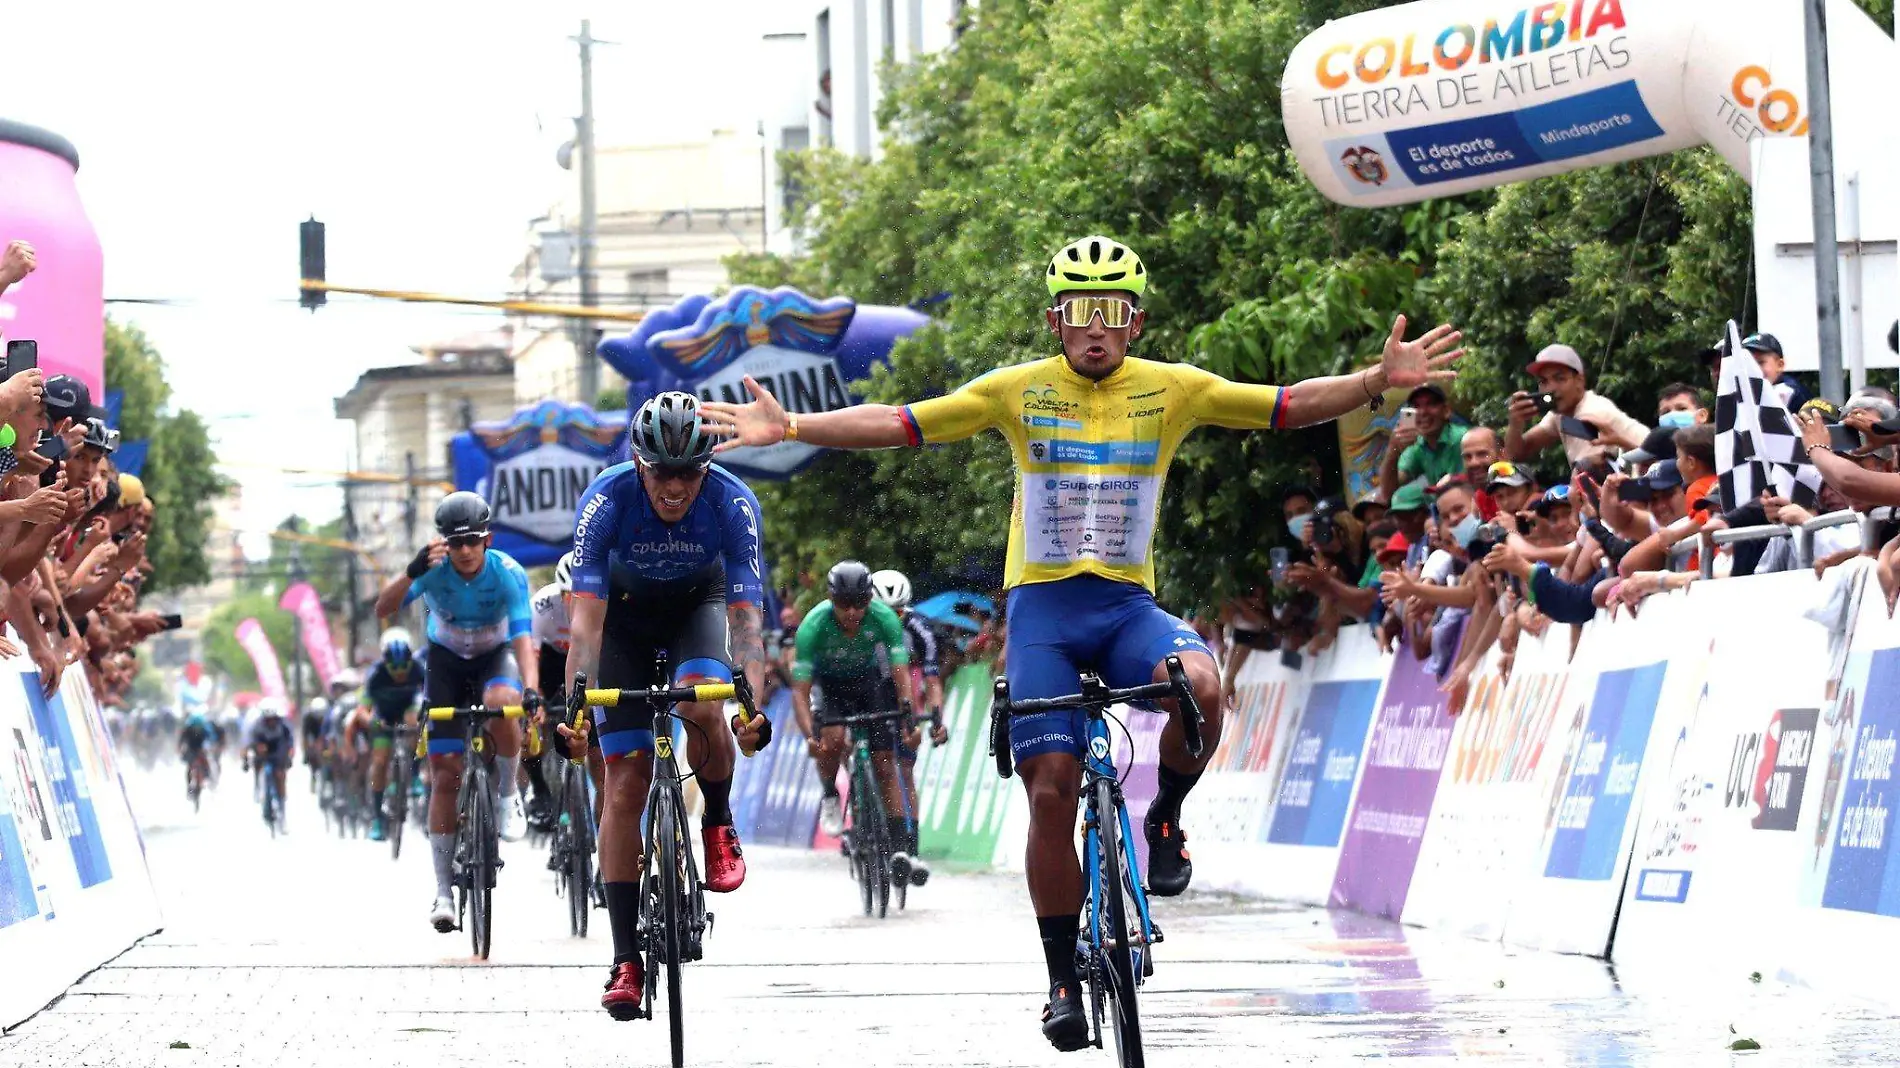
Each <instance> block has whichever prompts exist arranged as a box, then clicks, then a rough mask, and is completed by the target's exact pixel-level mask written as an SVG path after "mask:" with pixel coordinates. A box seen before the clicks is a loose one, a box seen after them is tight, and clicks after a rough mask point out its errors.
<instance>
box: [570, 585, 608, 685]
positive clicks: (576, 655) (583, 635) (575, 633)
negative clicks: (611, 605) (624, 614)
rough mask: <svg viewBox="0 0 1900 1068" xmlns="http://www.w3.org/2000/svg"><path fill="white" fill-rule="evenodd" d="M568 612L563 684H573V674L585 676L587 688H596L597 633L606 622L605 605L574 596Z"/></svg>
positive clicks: (601, 601)
mask: <svg viewBox="0 0 1900 1068" xmlns="http://www.w3.org/2000/svg"><path fill="white" fill-rule="evenodd" d="M568 612H569V613H570V616H571V618H570V619H569V620H568V643H567V675H566V681H567V682H568V683H569V684H570V685H572V683H573V681H574V676H575V675H585V676H587V683H588V685H590V686H594V687H599V685H600V634H601V630H602V628H603V626H604V625H605V624H606V622H607V602H606V601H603V600H601V599H600V598H598V597H589V596H588V595H586V594H584V593H582V594H575V595H574V599H573V601H572V603H570V604H569V605H568Z"/></svg>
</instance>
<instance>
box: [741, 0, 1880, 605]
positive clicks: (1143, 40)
mask: <svg viewBox="0 0 1900 1068" xmlns="http://www.w3.org/2000/svg"><path fill="white" fill-rule="evenodd" d="M1864 2H1865V3H1867V4H1868V5H1869V6H1872V7H1878V6H1879V5H1880V4H1882V3H1885V2H1887V0H1864ZM1378 6H1382V5H1381V4H1380V3H1379V2H1378V0H1352V2H1338V0H1065V2H1064V3H1062V4H1047V3H1042V2H1038V0H988V2H985V3H984V4H983V5H982V6H981V7H980V8H978V9H976V10H975V13H974V15H973V16H972V17H973V20H974V21H973V22H972V24H971V25H970V28H969V30H968V32H966V33H965V34H964V35H963V37H962V38H961V39H960V41H959V42H958V45H957V47H956V48H954V49H950V50H947V51H945V52H942V53H939V54H937V55H935V56H932V57H929V58H927V59H925V60H923V61H921V62H919V63H916V64H913V65H911V66H908V67H905V68H901V69H896V70H892V71H889V72H888V76H889V77H890V79H891V84H892V89H891V91H890V92H889V93H888V94H887V96H886V97H885V99H884V102H883V104H882V110H881V113H880V116H879V119H880V123H881V125H882V126H883V128H884V129H886V130H888V131H891V136H890V137H889V138H888V139H887V140H886V142H885V144H884V153H883V155H882V156H881V157H880V158H879V159H877V160H876V161H865V160H859V159H854V158H850V157H846V156H843V155H840V154H837V153H834V152H827V151H822V150H820V151H813V152H806V153H800V154H795V155H789V156H787V157H786V159H785V165H786V167H787V170H788V174H789V175H790V176H791V178H792V179H793V180H795V181H796V182H798V183H799V185H800V186H801V188H802V189H803V190H804V191H805V199H804V202H803V203H804V207H803V212H802V215H801V217H800V220H799V221H800V223H801V225H802V226H803V227H804V228H805V232H806V237H807V242H806V243H807V248H808V250H809V251H808V254H807V255H805V256H803V257H801V258H797V259H790V260H788V259H782V258H778V257H771V256H749V257H739V258H736V259H734V260H733V261H730V263H729V267H730V268H731V271H732V274H733V278H734V281H735V282H750V283H754V284H760V285H777V284H792V285H797V286H799V287H801V288H803V289H805V290H807V291H809V292H813V293H818V294H826V295H828V294H832V293H844V294H849V295H850V296H852V297H855V298H857V299H858V300H860V301H864V302H867V303H888V304H908V303H911V302H913V301H916V300H918V299H920V298H924V297H927V296H931V295H934V294H938V293H948V294H950V299H949V300H948V301H947V302H945V303H943V304H942V305H940V306H938V309H937V313H938V316H939V321H940V325H941V329H934V330H929V331H925V332H923V333H921V334H919V335H917V336H915V337H913V338H910V339H907V340H906V341H905V342H903V343H901V344H900V345H899V346H898V348H897V350H896V351H895V353H894V354H893V357H892V362H891V366H890V368H889V369H888V370H885V371H883V372H881V373H879V374H878V375H876V376H875V377H874V378H873V379H872V380H871V381H870V382H869V384H868V389H867V397H868V399H870V400H873V401H885V402H902V401H909V400H916V399H919V398H923V397H929V396H934V395H937V394H940V393H943V392H945V391H947V390H949V389H951V388H954V387H955V386H956V385H958V384H959V383H961V382H964V381H967V380H969V379H970V378H973V377H975V376H976V375H978V374H981V373H982V372H984V371H987V370H990V369H992V368H994V367H997V366H1001V365H1005V364H1010V363H1017V362H1021V361H1024V360H1028V359H1033V358H1036V357H1040V356H1046V355H1050V354H1052V353H1053V352H1054V351H1055V346H1054V344H1053V341H1052V339H1051V338H1049V337H1048V335H1047V331H1046V329H1045V328H1044V327H1043V325H1042V321H1041V316H1040V314H1039V312H1040V309H1041V308H1042V307H1043V306H1044V305H1045V304H1046V303H1047V300H1046V293H1045V292H1044V290H1043V281H1042V272H1043V268H1044V265H1045V263H1046V259H1045V257H1046V256H1047V255H1048V254H1049V253H1050V252H1052V251H1053V250H1054V249H1056V248H1058V247H1060V246H1061V245H1062V244H1063V243H1064V242H1065V241H1067V240H1071V239H1073V238H1074V237H1076V236H1078V235H1080V234H1084V233H1089V232H1103V233H1108V234H1111V235H1114V236H1116V237H1118V238H1119V239H1121V240H1123V241H1126V242H1128V243H1129V244H1130V245H1132V246H1133V247H1134V248H1136V250H1137V251H1139V252H1140V253H1141V255H1142V257H1143V259H1144V260H1145V261H1146V262H1147V264H1148V266H1149V269H1150V271H1151V274H1152V281H1151V283H1150V289H1149V291H1148V295H1147V298H1146V300H1145V302H1144V304H1145V307H1146V308H1147V309H1148V312H1149V315H1150V321H1149V326H1148V330H1147V333H1146V334H1145V336H1144V337H1143V338H1142V340H1141V341H1140V342H1139V343H1138V344H1137V346H1136V348H1135V351H1136V353H1137V354H1142V355H1149V356H1155V357H1160V358H1172V359H1182V360H1186V361H1189V362H1192V363H1196V364H1199V365H1201V366H1205V367H1208V368H1210V369H1213V370H1215V371H1217V372H1219V373H1221V374H1224V375H1227V376H1230V377H1232V378H1235V379H1238V380H1242V381H1281V382H1285V381H1293V380H1297V379H1299V378H1302V377H1306V376H1309V375H1315V374H1333V373H1339V372H1342V371H1346V370H1349V369H1351V368H1352V367H1354V366H1355V365H1358V364H1360V363H1363V362H1364V361H1367V360H1369V359H1371V358H1373V357H1374V356H1375V355H1376V353H1377V351H1378V348H1379V343H1380V340H1381V338H1382V337H1383V335H1384V333H1385V332H1386V330H1387V329H1388V328H1389V326H1390V322H1391V316H1392V314H1393V313H1394V312H1397V311H1401V310H1403V311H1405V312H1406V313H1407V314H1408V315H1409V316H1410V317H1411V319H1412V321H1413V322H1414V323H1417V324H1424V323H1426V322H1428V321H1434V320H1438V319H1441V318H1450V319H1452V320H1453V321H1456V322H1458V323H1460V324H1461V325H1462V326H1464V327H1465V328H1466V329H1467V335H1468V340H1469V343H1470V346H1471V348H1472V349H1473V350H1474V354H1473V356H1472V357H1471V359H1470V360H1469V364H1470V368H1471V369H1470V370H1469V371H1468V372H1467V381H1466V383H1465V384H1464V388H1463V389H1462V390H1461V392H1462V393H1463V394H1464V395H1465V396H1467V397H1470V398H1472V399H1473V400H1475V401H1477V402H1478V403H1477V405H1476V407H1477V415H1478V416H1480V417H1482V418H1486V419H1489V420H1492V421H1493V422H1496V421H1497V420H1498V419H1499V416H1500V413H1501V410H1502V404H1503V400H1502V398H1503V396H1504V395H1505V394H1506V393H1508V389H1507V388H1506V387H1507V386H1513V385H1514V384H1515V383H1517V382H1521V381H1522V379H1521V377H1518V370H1519V369H1521V366H1522V364H1523V363H1524V362H1526V361H1527V360H1528V355H1529V353H1530V352H1534V351H1535V349H1536V348H1537V347H1540V346H1541V343H1542V339H1554V338H1559V337H1561V338H1563V339H1565V340H1567V341H1569V342H1570V343H1571V344H1574V345H1575V346H1576V347H1577V348H1578V349H1579V351H1581V352H1584V353H1586V354H1590V356H1591V358H1592V359H1593V360H1597V361H1598V362H1600V364H1601V367H1602V372H1601V373H1600V374H1598V375H1597V376H1596V379H1597V384H1598V388H1600V389H1603V390H1604V391H1605V392H1607V393H1609V394H1610V395H1612V396H1613V397H1615V398H1616V399H1617V400H1618V401H1619V402H1621V403H1622V404H1623V405H1624V406H1625V407H1626V408H1628V409H1630V410H1632V411H1634V412H1637V413H1645V412H1646V411H1647V410H1648V409H1649V408H1650V407H1652V406H1653V398H1654V388H1655V386H1656V385H1658V384H1660V382H1662V381H1665V380H1667V379H1670V378H1677V377H1685V376H1688V375H1690V374H1692V373H1693V370H1694V369H1693V367H1692V366H1690V365H1689V361H1690V353H1691V351H1692V350H1693V348H1695V347H1699V346H1700V345H1703V344H1707V343H1708V341H1709V340H1711V339H1713V337H1714V336H1715V334H1714V329H1713V326H1719V324H1720V322H1721V320H1722V319H1723V318H1726V317H1728V316H1729V315H1733V314H1736V312H1737V310H1738V308H1740V301H1741V299H1742V298H1741V295H1742V294H1743V293H1745V292H1746V289H1747V286H1746V284H1745V278H1746V274H1745V272H1746V264H1747V260H1748V247H1749V238H1748V234H1749V211H1748V209H1749V201H1748V198H1747V196H1746V190H1745V187H1744V186H1742V184H1741V183H1740V182H1739V180H1738V179H1736V178H1735V177H1734V176H1733V175H1732V174H1730V173H1728V172H1727V171H1726V169H1725V168H1723V166H1722V165H1721V163H1720V161H1719V160H1718V159H1717V158H1716V157H1714V156H1713V154H1711V153H1708V152H1694V153H1683V154H1679V155H1676V156H1673V157H1670V158H1667V159H1662V160H1652V161H1643V162H1637V163H1631V164H1626V165H1623V166H1619V167H1613V168H1608V169H1602V170H1595V171H1590V172H1585V173H1580V174H1576V175H1571V176H1566V177H1562V178H1556V179H1546V180H1544V181H1540V182H1538V183H1534V184H1532V185H1528V186H1517V187H1511V188H1508V189H1506V190H1503V191H1501V192H1488V193H1481V194H1474V195H1471V196H1467V197H1464V198H1459V199H1455V200H1438V201H1430V202H1426V203H1423V204H1417V205H1411V206H1407V207H1401V208H1388V209H1382V210H1360V209H1350V208H1344V207H1341V206H1338V205H1335V204H1332V203H1331V202H1329V201H1326V200H1325V199H1324V198H1322V197H1320V195H1319V194H1318V193H1317V191H1316V190H1315V189H1314V188H1313V187H1312V185H1311V183H1310V182H1308V181H1307V180H1306V178H1305V177H1304V175H1303V174H1302V173H1301V172H1300V170H1299V168H1298V165H1297V164H1296V163H1295V161H1294V160H1293V158H1292V156H1291V154H1290V152H1289V151H1288V148H1287V141H1286V133H1285V129H1284V126H1283V124H1282V118H1281V112H1280V99H1279V95H1278V93H1276V92H1273V91H1272V88H1273V86H1274V85H1275V84H1276V82H1277V79H1278V76H1279V72H1280V71H1282V70H1283V69H1284V68H1285V65H1286V59H1287V56H1288V54H1289V52H1290V51H1291V49H1292V48H1293V47H1294V45H1295V44H1296V43H1298V42H1299V41H1300V40H1301V39H1302V38H1303V37H1304V36H1305V34H1307V33H1308V32H1310V31H1311V30H1312V29H1313V28H1315V27H1317V26H1318V25H1320V24H1321V23H1322V22H1323V21H1324V20H1326V19H1329V18H1337V17H1340V16H1342V15H1346V14H1351V13H1353V12H1356V11H1359V10H1364V9H1367V8H1372V7H1378ZM1712 324H1713V325H1712ZM1598 354H1602V355H1601V356H1599V355H1598ZM1312 457H1317V458H1319V460H1320V463H1321V465H1322V467H1323V468H1324V469H1325V470H1326V472H1327V476H1328V478H1329V479H1332V480H1334V484H1335V485H1337V472H1338V457H1337V438H1336V433H1335V431H1334V430H1333V429H1332V428H1331V427H1320V428H1313V429H1310V430H1306V431H1300V432H1294V433H1284V434H1238V433H1230V432H1225V431H1218V430H1205V431H1201V432H1200V433H1198V434H1196V435H1194V436H1192V437H1191V438H1190V439H1189V440H1188V441H1187V442H1186V443H1185V444H1184V446H1183V447H1182V449H1181V451H1180V454H1179V455H1178V457H1177V459H1176V463H1175V466H1174V468H1173V469H1172V471H1171V476H1170V479H1169V484H1168V491H1167V494H1166V496H1165V497H1164V501H1163V505H1162V517H1161V523H1160V527H1159V529H1158V531H1157V534H1156V546H1157V571H1158V575H1159V578H1160V585H1161V594H1162V596H1163V598H1164V600H1165V601H1166V602H1167V603H1170V604H1171V605H1173V606H1175V607H1177V608H1187V607H1191V606H1193V605H1195V604H1206V603H1208V602H1209V601H1210V600H1211V599H1212V598H1215V597H1217V596H1219V595H1220V594H1222V593H1223V592H1226V591H1229V590H1232V589H1233V588H1235V587H1236V586H1239V585H1244V584H1246V583H1248V582H1250V581H1252V580H1253V577H1254V576H1257V575H1259V574H1261V573H1263V572H1264V570H1265V567H1266V563H1267V560H1266V557H1267V549H1268V548H1269V547H1270V546H1271V545H1272V544H1274V543H1276V542H1280V541H1282V540H1283V539H1284V538H1285V537H1286V534H1285V531H1284V528H1283V527H1282V526H1281V524H1280V523H1279V517H1278V512H1277V507H1276V506H1275V504H1274V499H1275V498H1274V490H1275V488H1276V487H1277V486H1280V485H1283V484H1285V483H1286V482H1288V481H1289V480H1292V479H1294V478H1296V477H1298V478H1302V479H1303V478H1304V476H1303V475H1299V474H1297V473H1298V472H1299V471H1300V470H1301V468H1302V466H1303V465H1305V464H1306V463H1308V462H1309V458H1312ZM1014 488H1015V485H1014V478H1013V475H1012V472H1011V468H1010V460H1009V455H1008V451H1007V448H1006V447H1005V446H1004V445H1003V444H1002V443H1001V442H1000V441H999V440H998V439H997V438H996V437H995V436H994V435H985V436H984V437H983V438H981V439H979V440H978V441H977V442H975V443H972V444H960V445H953V446H949V447H947V448H944V449H927V450H924V451H923V452H922V453H921V454H919V453H916V452H909V451H905V452H891V453H852V454H843V453H841V454H833V455H830V456H827V457H825V458H824V459H822V460H821V461H820V462H819V463H818V464H816V465H814V467H813V468H811V469H810V470H808V471H807V472H806V473H805V474H802V475H800V476H799V477H798V478H797V479H794V480H792V481H790V482H788V483H785V484H782V485H778V486H772V487H767V488H766V489H765V490H764V491H763V492H762V493H761V497H762V503H763V505H764V509H765V520H766V528H767V531H766V532H767V536H768V545H769V546H770V547H771V549H772V551H773V552H774V554H775V556H776V558H777V560H776V562H777V566H778V568H779V572H780V574H781V576H783V575H786V574H788V573H789V574H792V575H801V574H822V569H823V567H824V566H826V565H828V564H829V563H830V562H831V561H832V560H835V559H836V558H838V557H839V556H842V555H847V554H849V555H861V556H864V557H865V558H866V559H868V560H871V561H873V562H874V563H875V564H877V565H894V566H899V567H903V568H906V569H907V570H909V571H910V572H912V574H913V577H914V578H917V579H918V580H919V582H920V585H923V586H924V587H925V588H926V589H927V588H929V587H930V586H932V585H947V584H949V583H951V582H968V581H983V580H987V581H995V579H996V577H997V573H998V572H999V571H1000V566H1001V561H1002V557H1003V548H1004V539H1005V538H1006V536H1007V531H1008V513H1009V509H1010V506H1011V498H1012V494H1013V492H1014Z"/></svg>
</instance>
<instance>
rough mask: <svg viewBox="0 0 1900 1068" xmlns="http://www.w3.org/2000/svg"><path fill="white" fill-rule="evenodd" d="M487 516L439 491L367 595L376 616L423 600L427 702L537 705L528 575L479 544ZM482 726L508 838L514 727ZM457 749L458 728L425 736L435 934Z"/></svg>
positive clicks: (515, 800) (516, 808)
mask: <svg viewBox="0 0 1900 1068" xmlns="http://www.w3.org/2000/svg"><path fill="white" fill-rule="evenodd" d="M488 516H489V510H488V502H487V501H484V500H482V498H481V497H480V495H478V494H474V493H470V492H468V491H467V490H462V491H460V492H456V493H451V494H449V495H448V496H447V497H444V498H443V499H442V503H441V504H439V505H437V506H436V509H435V529H436V533H437V535H438V536H437V537H436V538H434V539H432V540H431V541H430V542H429V544H427V545H425V546H423V547H422V549H421V551H419V552H418V553H416V558H415V559H414V560H412V561H410V562H409V568H408V571H407V572H406V573H405V574H402V575H398V576H396V579H395V581H393V582H391V583H390V584H389V585H388V586H385V587H384V588H383V591H382V593H381V594H379V595H378V596H377V598H376V614H377V616H379V617H388V616H393V615H395V614H396V612H397V610H398V609H400V608H402V607H403V606H405V605H407V604H409V603H410V602H412V601H415V600H416V599H417V598H421V599H422V601H423V603H424V604H425V605H426V606H427V607H428V609H429V630H428V634H429V642H428V664H429V670H428V675H427V683H426V686H427V695H428V697H427V700H428V703H429V706H430V707H432V708H444V707H450V706H455V707H468V706H472V705H476V704H481V705H486V706H487V707H489V708H501V707H503V706H506V705H517V704H518V705H523V706H525V707H526V708H528V709H529V710H530V711H532V710H534V709H536V708H538V707H539V706H540V703H541V695H540V694H539V693H538V692H536V691H535V689H534V688H533V687H531V686H530V687H524V686H523V685H522V680H523V679H532V678H535V677H536V673H537V671H538V664H537V663H536V650H535V647H534V640H533V638H532V636H531V634H530V623H531V616H530V609H529V601H528V573H527V572H526V571H524V570H522V568H521V565H520V564H518V563H516V562H515V561H514V560H513V559H511V558H510V557H509V556H508V554H506V553H502V552H497V551H496V550H494V549H491V548H489V534H488ZM431 733H432V734H434V733H436V732H431ZM444 733H446V732H444ZM488 733H489V737H490V738H492V739H493V740H494V743H495V757H496V760H495V779H496V782H497V783H498V785H499V786H500V790H501V804H500V805H499V806H497V808H498V810H499V811H500V813H501V820H500V824H501V827H500V831H501V836H502V837H503V838H505V839H507V840H508V841H516V840H519V839H520V838H521V836H522V834H523V833H524V831H525V825H526V817H525V816H524V815H523V813H522V811H521V799H520V797H519V796H517V793H516V785H515V780H516V778H517V777H518V775H517V772H518V769H519V767H520V764H521V728H520V727H519V726H518V725H517V724H516V723H514V722H512V721H510V720H505V719H497V720H494V721H492V722H491V723H490V724H489V726H488ZM464 748H465V743H464V742H463V740H462V739H461V738H460V737H459V736H458V737H433V736H432V737H430V739H429V845H430V847H431V848H432V850H433V851H434V854H435V883H436V887H435V889H436V898H435V905H434V907H433V908H432V909H431V910H430V913H429V922H430V923H431V924H433V925H434V926H435V929H436V930H438V931H441V932H443V933H444V934H446V933H448V932H449V931H452V930H454V929H455V904H454V901H453V900H452V898H451V895H450V892H449V891H450V882H451V877H452V874H453V869H454V860H455V820H456V812H455V799H456V794H457V792H458V791H459V790H460V789H461V785H462V762H463V749H464Z"/></svg>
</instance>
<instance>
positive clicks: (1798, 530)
mask: <svg viewBox="0 0 1900 1068" xmlns="http://www.w3.org/2000/svg"><path fill="white" fill-rule="evenodd" d="M1895 515H1896V510H1895V509H1893V508H1875V509H1873V510H1872V511H1870V512H1865V513H1862V512H1855V511H1851V510H1849V511H1840V512H1829V513H1828V514H1826V515H1818V516H1815V517H1814V518H1813V519H1810V520H1808V521H1807V522H1805V523H1803V524H1801V525H1800V526H1798V527H1791V526H1788V525H1786V524H1783V523H1770V524H1767V525H1765V526H1758V527H1735V528H1732V529H1729V530H1718V531H1715V532H1714V533H1712V534H1703V535H1702V561H1701V563H1702V577H1703V578H1705V579H1708V578H1714V577H1715V552H1714V550H1716V549H1719V548H1721V547H1722V546H1725V545H1738V544H1741V543H1743V542H1751V541H1768V540H1770V539H1773V538H1793V539H1794V555H1795V560H1796V562H1797V563H1798V564H1799V566H1801V567H1813V566H1814V535H1815V534H1816V533H1818V532H1820V531H1823V530H1827V529H1830V528H1832V527H1844V526H1847V525H1848V524H1850V523H1855V524H1859V526H1860V548H1861V551H1862V552H1864V553H1872V552H1878V551H1879V549H1880V544H1879V541H1878V539H1879V530H1880V524H1881V523H1883V522H1885V521H1887V520H1890V519H1893V518H1894V517H1895Z"/></svg>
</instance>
